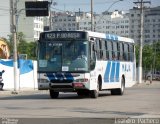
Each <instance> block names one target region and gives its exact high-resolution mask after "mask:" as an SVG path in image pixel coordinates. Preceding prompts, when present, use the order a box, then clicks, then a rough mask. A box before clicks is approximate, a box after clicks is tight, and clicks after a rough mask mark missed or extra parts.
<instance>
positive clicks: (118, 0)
mask: <svg viewBox="0 0 160 124" xmlns="http://www.w3.org/2000/svg"><path fill="white" fill-rule="evenodd" d="M120 1H123V0H117V1H114V2H113V3H112V4H111V5H110V6H109V7H108V9H107V10H106V11H109V10H110V8H111V7H112V6H113V5H114V4H116V3H118V2H120ZM103 16H104V15H102V16H101V17H100V18H99V20H98V21H97V23H99V21H100V20H101V19H103ZM97 23H96V24H97ZM94 31H96V25H94Z"/></svg>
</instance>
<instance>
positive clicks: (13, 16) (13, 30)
mask: <svg viewBox="0 0 160 124" xmlns="http://www.w3.org/2000/svg"><path fill="white" fill-rule="evenodd" d="M10 9H11V11H10V12H11V33H12V39H13V47H14V48H13V66H14V91H13V93H14V94H17V65H18V64H17V41H16V39H17V37H16V5H15V2H14V0H10Z"/></svg>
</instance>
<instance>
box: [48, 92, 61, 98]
mask: <svg viewBox="0 0 160 124" xmlns="http://www.w3.org/2000/svg"><path fill="white" fill-rule="evenodd" d="M49 93H50V97H51V98H52V99H54V98H58V96H59V92H55V91H54V90H49Z"/></svg>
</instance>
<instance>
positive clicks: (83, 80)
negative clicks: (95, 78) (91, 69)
mask: <svg viewBox="0 0 160 124" xmlns="http://www.w3.org/2000/svg"><path fill="white" fill-rule="evenodd" d="M88 81H89V79H88V78H80V79H76V80H75V82H81V83H85V82H88Z"/></svg>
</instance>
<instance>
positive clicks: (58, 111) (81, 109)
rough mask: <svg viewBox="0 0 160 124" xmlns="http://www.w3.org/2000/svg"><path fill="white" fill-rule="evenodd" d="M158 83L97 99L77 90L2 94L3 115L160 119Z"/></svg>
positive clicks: (108, 93)
mask: <svg viewBox="0 0 160 124" xmlns="http://www.w3.org/2000/svg"><path fill="white" fill-rule="evenodd" d="M159 85H160V84H157V85H155V86H153V85H148V84H147V85H137V86H134V87H132V88H127V89H125V94H124V95H123V96H113V95H110V92H109V91H103V92H101V93H100V96H99V97H98V98H97V99H92V98H89V97H78V96H77V94H76V93H61V94H60V97H59V98H58V99H50V96H49V93H48V91H25V92H20V93H19V94H10V93H3V94H2V93H0V95H1V96H0V118H160V97H159V94H160V86H159ZM1 92H2V91H1ZM83 123H84V122H83Z"/></svg>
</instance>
